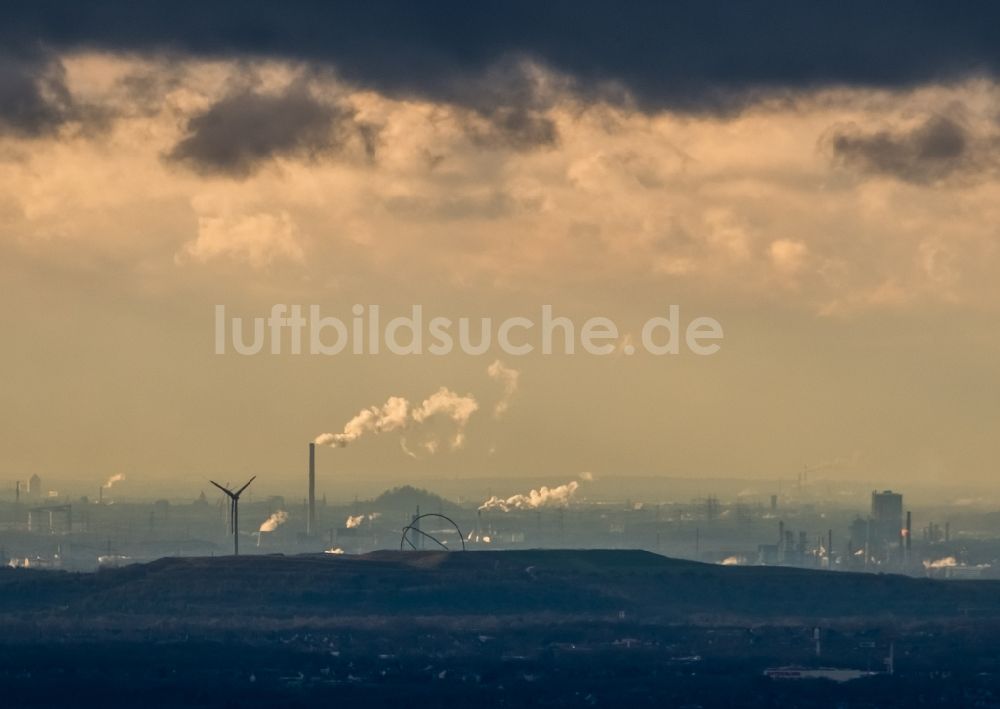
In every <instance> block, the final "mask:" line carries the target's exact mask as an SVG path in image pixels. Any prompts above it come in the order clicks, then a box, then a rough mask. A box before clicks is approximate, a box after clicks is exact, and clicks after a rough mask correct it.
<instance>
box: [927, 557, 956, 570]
mask: <svg viewBox="0 0 1000 709" xmlns="http://www.w3.org/2000/svg"><path fill="white" fill-rule="evenodd" d="M955 566H958V561H957V560H956V559H955V557H953V556H946V557H944V558H943V559H935V560H934V561H930V560H927V561H924V568H925V569H950V568H952V567H955Z"/></svg>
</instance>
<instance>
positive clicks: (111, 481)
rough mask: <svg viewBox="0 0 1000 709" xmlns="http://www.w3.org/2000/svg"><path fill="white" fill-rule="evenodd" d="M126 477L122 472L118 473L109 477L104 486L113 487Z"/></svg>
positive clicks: (106, 487)
mask: <svg viewBox="0 0 1000 709" xmlns="http://www.w3.org/2000/svg"><path fill="white" fill-rule="evenodd" d="M124 479H125V476H124V475H122V474H121V473H118V474H117V475H112V476H111V477H110V478H108V481H107V482H106V483H104V485H103V487H104V488H105V489H108V488H111V487H112V486H113V485H114V484H115V483H120V482H121V481H122V480H124Z"/></svg>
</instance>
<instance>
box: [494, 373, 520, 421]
mask: <svg viewBox="0 0 1000 709" xmlns="http://www.w3.org/2000/svg"><path fill="white" fill-rule="evenodd" d="M486 373H487V374H488V375H490V379H493V380H495V381H498V382H500V383H501V384H502V385H503V397H502V398H501V399H500V401H498V402H497V403H496V405H495V406H494V407H493V415H494V416H496V417H497V418H500V417H501V416H503V415H504V414H505V413H507V409H509V408H510V402H511V399H513V398H514V394H516V393H517V386H518V379H519V378H520V376H521V372H520V371H518V370H516V369H512V368H511V367H508V366H506V365H505V364H504V363H503V362H501V361H500V360H496V361H495V362H494V363H493V364H491V365H490V366H489V367H487V368H486Z"/></svg>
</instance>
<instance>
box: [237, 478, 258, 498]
mask: <svg viewBox="0 0 1000 709" xmlns="http://www.w3.org/2000/svg"><path fill="white" fill-rule="evenodd" d="M256 479H257V476H256V475H254V476H253V477H252V478H250V479H249V480H247V484H246V485H244V486H243V487H241V488H240V489H239V490H237V491H236V492H235V493H234V494H235V495H236V497H239V496H240V494H241V493H242V492H243V491H244V490H246V489H247V488H248V487H250V483H252V482H253V481H254V480H256Z"/></svg>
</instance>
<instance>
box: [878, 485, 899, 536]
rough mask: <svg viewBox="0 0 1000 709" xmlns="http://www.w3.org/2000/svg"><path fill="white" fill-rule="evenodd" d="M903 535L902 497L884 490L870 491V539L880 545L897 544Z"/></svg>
mask: <svg viewBox="0 0 1000 709" xmlns="http://www.w3.org/2000/svg"><path fill="white" fill-rule="evenodd" d="M902 534H903V496H902V495H901V494H900V493H898V492H893V491H892V490H886V491H884V492H878V491H877V490H873V491H872V538H873V539H874V540H876V541H878V542H880V543H882V544H886V543H889V544H891V543H898V542H899V541H900V539H901V538H902Z"/></svg>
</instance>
